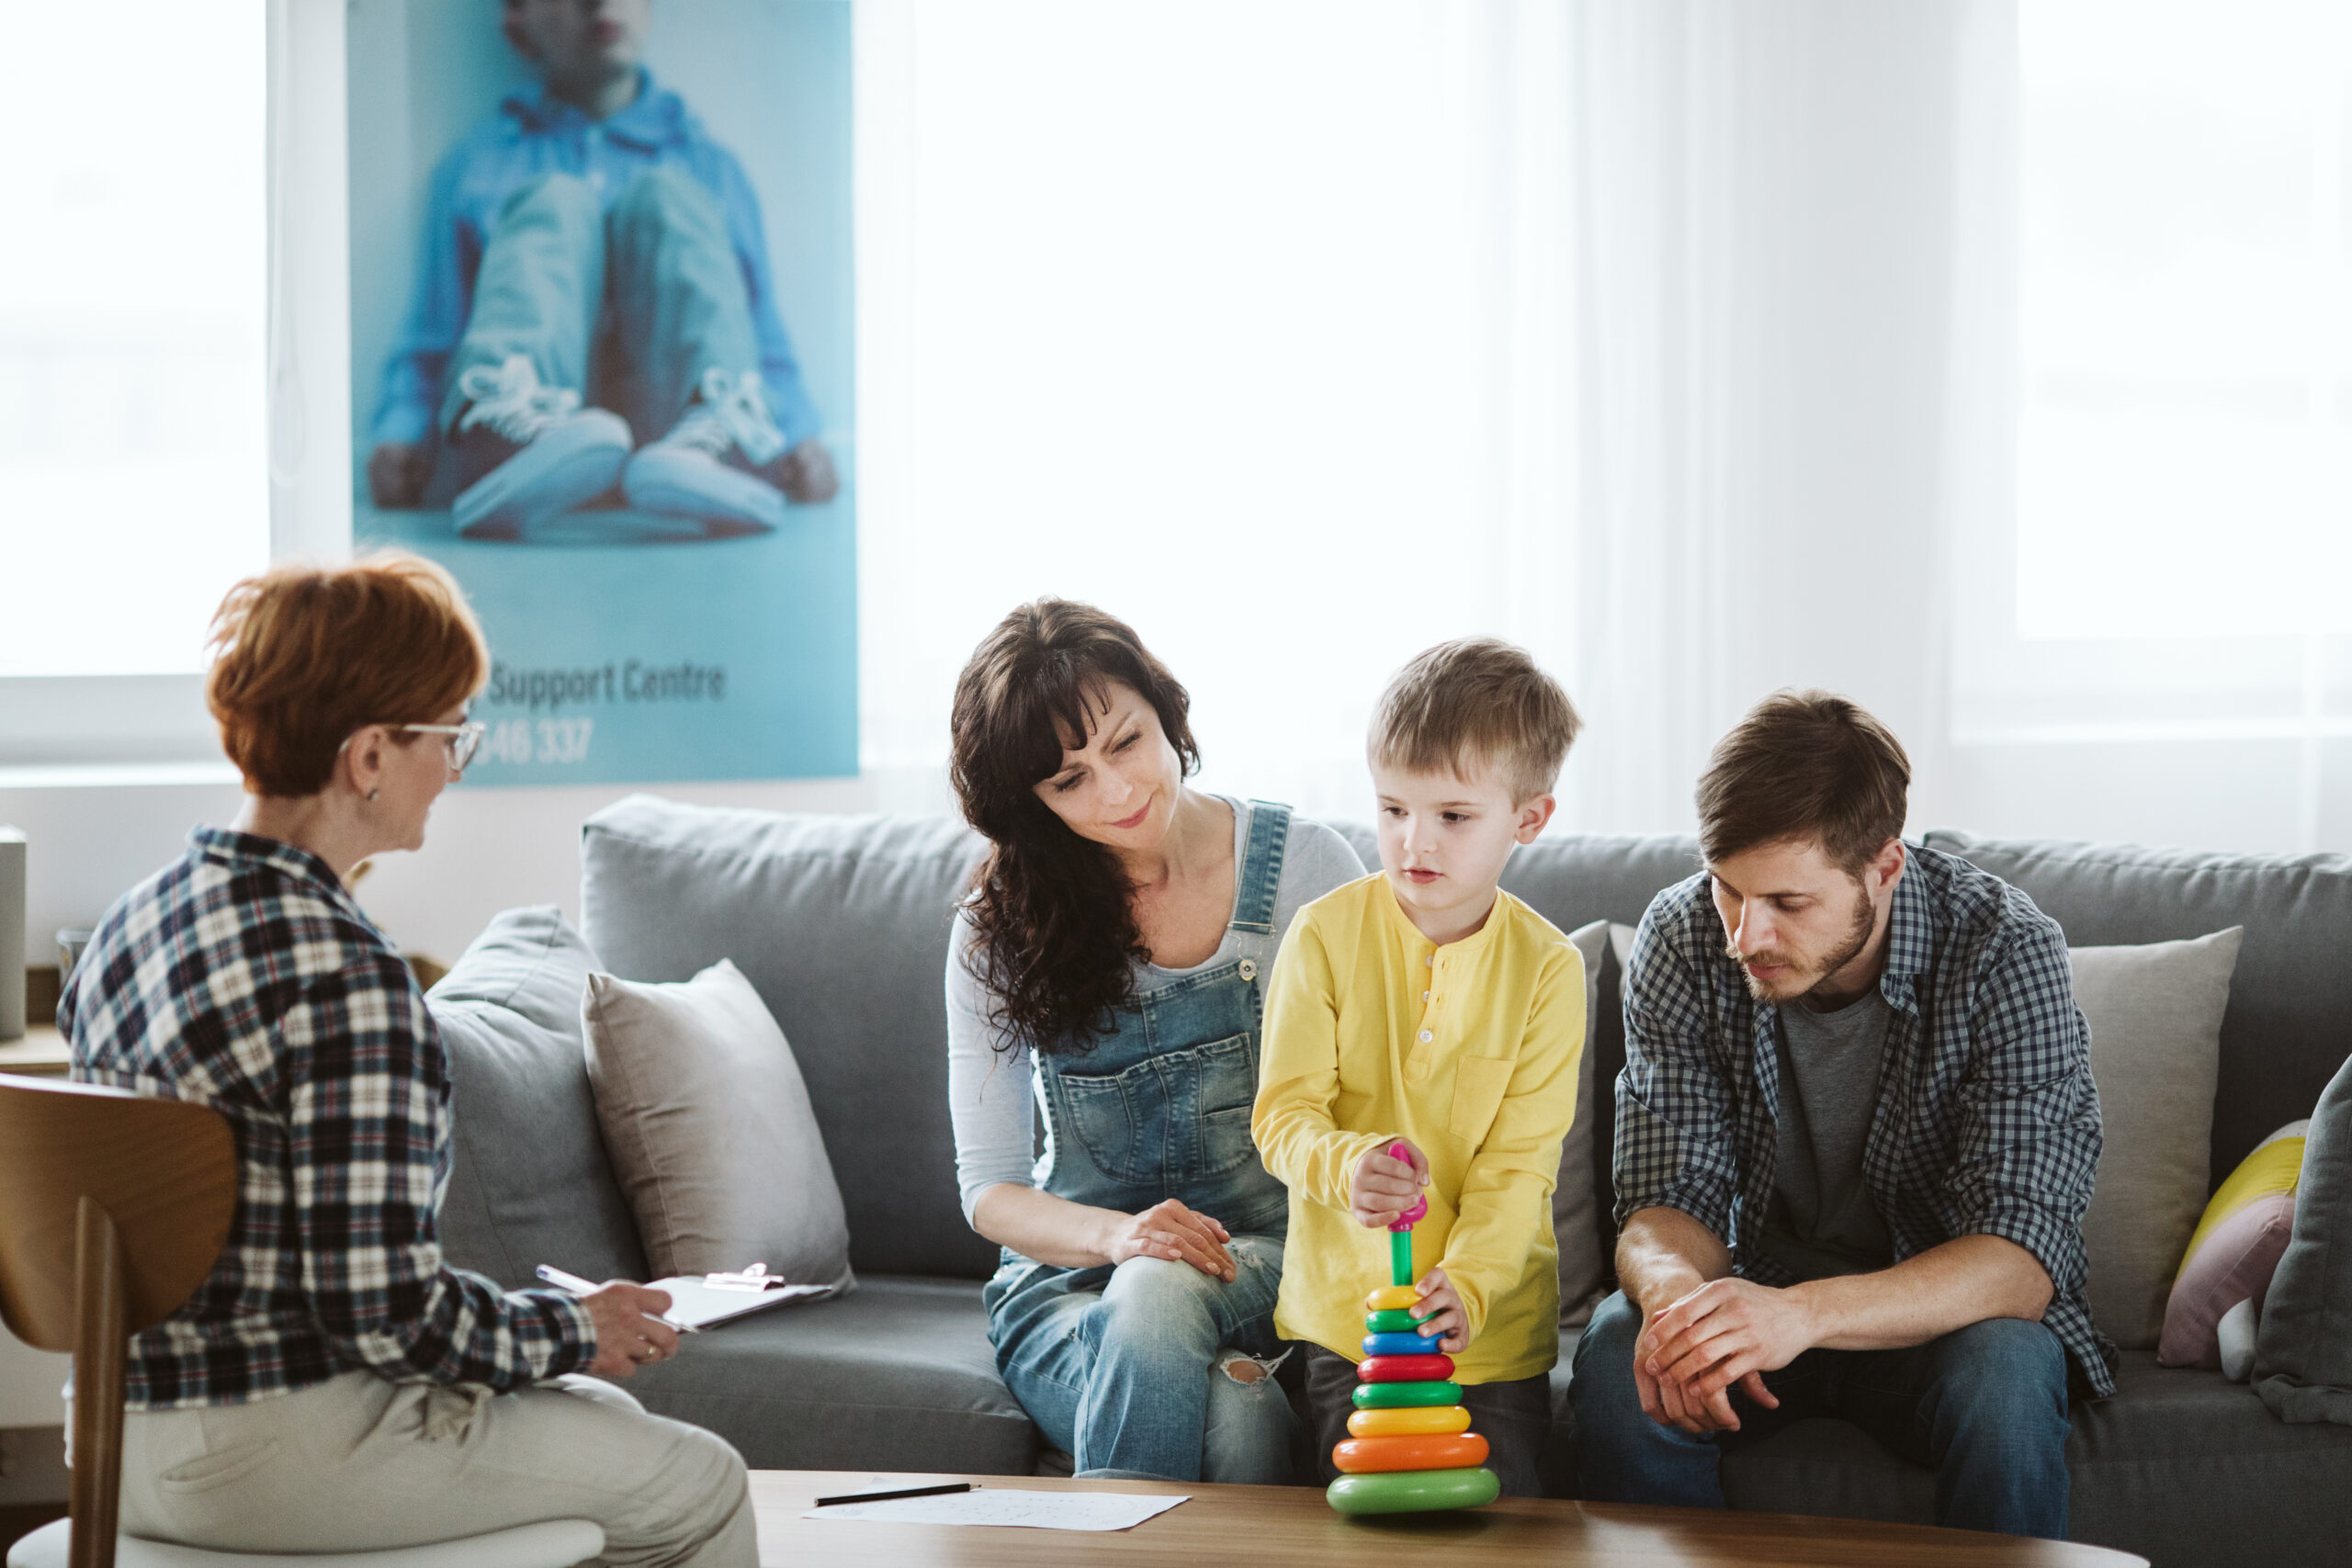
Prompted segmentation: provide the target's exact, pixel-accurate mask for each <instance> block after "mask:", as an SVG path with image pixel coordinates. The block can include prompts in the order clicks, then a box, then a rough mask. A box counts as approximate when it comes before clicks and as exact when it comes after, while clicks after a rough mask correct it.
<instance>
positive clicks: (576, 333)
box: [441, 168, 760, 441]
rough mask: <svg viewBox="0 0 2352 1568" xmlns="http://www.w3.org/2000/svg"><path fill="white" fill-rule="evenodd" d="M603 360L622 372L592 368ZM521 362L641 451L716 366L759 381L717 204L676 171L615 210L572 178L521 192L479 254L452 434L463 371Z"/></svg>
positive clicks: (654, 179)
mask: <svg viewBox="0 0 2352 1568" xmlns="http://www.w3.org/2000/svg"><path fill="white" fill-rule="evenodd" d="M605 348H609V349H610V350H612V351H613V353H614V354H615V355H616V356H617V362H616V363H613V364H609V365H606V364H592V361H593V360H595V359H596V357H597V355H598V354H599V352H600V350H602V349H605ZM515 354H520V355H526V356H527V357H528V358H529V359H530V361H531V363H532V365H533V367H535V368H536V369H537V371H538V375H539V382H540V384H541V385H542V386H548V387H560V388H565V389H570V390H571V391H575V392H578V393H580V394H581V395H582V397H583V398H584V399H586V400H588V401H590V402H593V403H597V404H599V405H600V406H605V407H609V408H611V409H612V410H613V412H616V413H618V414H620V415H621V416H622V417H623V418H625V419H627V420H628V423H629V428H630V429H631V430H632V431H634V432H635V433H636V434H637V438H638V439H639V441H647V440H651V439H654V438H656V437H658V436H660V435H661V434H663V433H665V432H666V431H668V430H669V428H670V427H671V426H672V425H673V424H675V423H677V421H678V416H679V415H680V414H682V413H684V412H685V409H686V405H687V403H688V402H690V401H691V400H693V398H694V393H695V388H696V387H698V386H700V385H701V384H702V373H703V371H704V370H706V369H707V368H708V367H712V366H714V365H715V366H719V367H724V368H726V369H729V370H735V371H743V370H751V371H756V370H757V369H758V368H759V365H760V353H759V339H758V336H757V334H756V333H755V332H754V331H753V328H752V303H751V296H750V295H749V293H747V292H746V287H745V284H744V282H743V273H742V268H741V265H739V264H738V263H737V261H736V257H735V249H734V245H733V243H732V242H731V241H730V240H729V237H728V233H727V218H726V214H725V213H723V212H722V211H721V210H720V209H719V206H718V198H717V197H714V196H712V195H711V194H710V192H708V191H707V190H705V189H704V188H703V187H702V186H700V185H698V184H697V183H695V179H694V177H693V176H692V175H687V174H685V173H684V172H683V171H681V170H678V169H673V168H653V169H648V170H646V171H645V172H644V173H642V174H639V175H636V176H635V177H634V178H632V179H631V180H630V181H629V183H628V187H627V188H626V189H625V190H623V191H622V192H621V194H620V196H619V197H618V198H617V199H616V200H615V201H614V203H613V205H612V208H611V209H610V210H609V211H607V210H605V209H604V208H603V207H602V205H601V204H600V202H599V201H598V198H597V193H596V192H595V190H594V188H592V187H591V186H589V185H588V184H587V183H586V182H585V181H582V180H581V179H579V178H577V177H575V176H573V175H541V176H540V177H539V178H537V179H536V180H533V181H532V182H531V183H530V184H529V185H526V186H524V187H523V188H522V189H520V190H518V191H516V192H515V194H514V195H513V196H512V197H508V198H507V202H506V205H505V206H504V207H503V208H502V209H500V211H499V215H498V227H497V228H496V229H494V230H492V231H491V234H490V237H489V243H488V244H487V245H486V246H485V247H484V249H483V251H482V258H481V272H480V274H479V276H476V278H475V280H474V298H473V309H472V310H471V311H470V313H469V315H468V316H467V318H466V331H465V335H464V336H463V337H462V338H460V339H459V340H458V347H457V352H456V353H455V354H454V355H452V356H451V358H450V361H449V368H448V373H447V377H446V378H445V380H446V383H447V387H448V391H447V393H446V394H445V396H444V398H443V400H442V409H441V423H442V428H443V429H445V430H446V429H448V428H450V427H451V426H452V425H453V424H454V423H455V422H456V420H457V418H458V412H459V411H461V410H462V409H463V408H464V406H465V394H464V391H463V390H462V385H461V384H462V382H463V381H464V378H465V373H466V371H467V370H468V369H469V368H470V367H474V366H476V365H488V366H492V367H495V366H499V365H503V364H504V363H505V361H506V358H507V356H508V355H515Z"/></svg>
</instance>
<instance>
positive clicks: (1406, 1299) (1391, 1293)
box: [1363, 1285, 1421, 1312]
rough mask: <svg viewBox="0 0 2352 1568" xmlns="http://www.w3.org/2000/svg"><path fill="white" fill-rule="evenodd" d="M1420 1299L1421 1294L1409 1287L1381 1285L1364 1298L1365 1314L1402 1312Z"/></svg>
mask: <svg viewBox="0 0 2352 1568" xmlns="http://www.w3.org/2000/svg"><path fill="white" fill-rule="evenodd" d="M1420 1299H1421V1292H1419V1291H1417V1290H1415V1289H1413V1287H1412V1286H1410V1285H1383V1286H1381V1287H1380V1289H1378V1290H1376V1291H1374V1292H1372V1294H1370V1295H1368V1296H1366V1297H1364V1299H1363V1305H1364V1310H1365V1311H1366V1312H1402V1311H1404V1310H1405V1309H1406V1308H1407V1307H1408V1306H1411V1305H1412V1304H1413V1303H1415V1302H1418V1301H1419V1300H1420Z"/></svg>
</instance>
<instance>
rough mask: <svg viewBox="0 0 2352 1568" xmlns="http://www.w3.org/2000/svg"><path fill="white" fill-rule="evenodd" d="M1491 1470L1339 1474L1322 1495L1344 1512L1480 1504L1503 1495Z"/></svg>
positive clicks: (1416, 1510)
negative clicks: (1338, 1477) (1337, 1478)
mask: <svg viewBox="0 0 2352 1568" xmlns="http://www.w3.org/2000/svg"><path fill="white" fill-rule="evenodd" d="M1502 1491H1503V1483H1502V1482H1501V1481H1500V1480H1499V1479H1498V1477H1497V1476H1496V1474H1495V1472H1493V1471H1491V1470H1487V1469H1485V1468H1484V1467H1481V1468H1479V1469H1477V1470H1392V1471H1386V1472H1375V1473H1372V1474H1365V1475H1342V1476H1341V1477H1340V1479H1339V1480H1337V1481H1334V1482H1333V1483H1331V1484H1330V1486H1329V1488H1328V1489H1327V1490H1326V1491H1325V1492H1324V1494H1323V1495H1324V1496H1325V1497H1327V1498H1328V1499H1329V1501H1330V1504H1331V1506H1333V1507H1334V1508H1337V1509H1339V1510H1340V1512H1341V1513H1343V1514H1423V1513H1429V1512H1430V1511H1432V1510H1434V1509H1438V1508H1483V1507H1485V1506H1487V1504H1489V1503H1491V1502H1493V1501H1494V1500H1495V1499H1496V1498H1498V1497H1499V1496H1501V1495H1502Z"/></svg>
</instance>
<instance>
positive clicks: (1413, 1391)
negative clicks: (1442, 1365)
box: [1352, 1382, 1462, 1410]
mask: <svg viewBox="0 0 2352 1568" xmlns="http://www.w3.org/2000/svg"><path fill="white" fill-rule="evenodd" d="M1352 1397H1353V1399H1354V1401H1355V1406H1356V1408H1357V1409H1358V1410H1395V1409H1397V1408H1398V1407H1399V1406H1403V1405H1413V1404H1461V1403H1462V1385H1461V1384H1460V1383H1458V1382H1360V1383H1358V1384H1356V1391H1355V1393H1354V1394H1353V1396H1352Z"/></svg>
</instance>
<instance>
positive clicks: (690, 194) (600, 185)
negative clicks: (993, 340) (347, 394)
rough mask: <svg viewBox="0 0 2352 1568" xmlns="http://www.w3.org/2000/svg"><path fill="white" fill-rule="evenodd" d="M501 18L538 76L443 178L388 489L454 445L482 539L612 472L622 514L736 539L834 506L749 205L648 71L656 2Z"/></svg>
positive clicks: (553, 4) (408, 503)
mask: <svg viewBox="0 0 2352 1568" xmlns="http://www.w3.org/2000/svg"><path fill="white" fill-rule="evenodd" d="M502 14H503V21H504V26H505V32H506V39H507V41H508V42H509V43H510V44H512V45H513V46H514V47H515V51H516V52H517V53H519V54H521V55H522V56H523V58H524V59H526V60H527V61H529V62H531V64H532V65H533V67H534V68H535V69H536V70H537V73H538V75H539V78H540V82H541V86H540V89H539V91H538V92H537V93H536V94H533V93H522V94H516V95H515V96H511V97H509V98H507V99H506V100H505V102H503V104H501V105H500V106H499V108H498V112H497V114H496V115H494V116H493V117H492V118H491V120H490V121H489V122H488V123H487V124H485V125H483V126H481V127H480V128H479V129H477V130H475V131H474V132H473V133H472V134H471V135H469V136H468V137H467V138H466V139H465V140H464V141H460V142H459V143H458V145H457V146H456V147H455V148H454V149H452V150H451V151H450V152H449V153H448V154H447V156H446V157H444V158H443V159H442V160H441V163H440V165H439V167H437V168H436V169H435V171H434V175H433V187H432V189H433V194H432V199H431V207H430V209H429V211H428V212H427V214H426V218H425V260H424V270H423V271H422V272H421V273H420V274H419V276H418V278H417V286H416V297H415V300H414V303H413V305H412V306H411V308H410V310H409V315H408V321H407V323H406V325H405V326H404V327H403V328H402V329H401V336H400V340H399V342H398V344H396V345H395V347H394V348H393V351H392V355H391V359H390V363H389V364H388V365H387V366H386V367H385V370H384V384H383V393H382V397H381V400H380V401H379V404H378V408H377V413H376V420H375V429H374V433H373V450H372V451H371V453H370V454H369V457H368V490H369V493H370V494H371V495H372V497H373V498H374V500H375V502H376V504H377V505H378V506H381V507H390V508H401V507H413V506H417V505H420V504H422V502H423V501H424V490H425V485H426V481H427V479H429V478H430V477H431V475H432V472H433V468H434V462H435V453H436V448H437V446H438V444H440V443H443V442H447V443H448V444H449V445H450V446H453V447H454V448H455V451H456V456H457V467H458V483H459V484H460V485H461V486H462V487H463V488H462V489H461V490H459V491H458V496H457V500H456V502H454V503H453V506H452V513H453V516H454V519H455V521H456V523H457V525H458V532H459V533H461V534H465V535H468V536H474V537H481V538H515V537H521V536H525V535H526V533H527V532H528V530H529V528H530V526H531V525H533V524H534V523H536V522H537V521H539V520H540V519H542V518H545V517H549V516H553V515H555V514H556V513H561V512H565V511H568V510H570V509H571V508H572V507H574V506H577V505H579V504H581V503H582V502H587V501H590V500H593V499H594V498H595V497H596V496H597V495H599V494H602V493H603V492H605V491H609V490H611V489H612V488H613V487H614V486H615V484H616V483H617V484H618V485H619V487H620V490H621V491H622V493H623V494H624V495H625V496H626V497H627V499H628V502H629V503H630V504H631V505H632V506H636V507H639V508H640V509H642V510H645V511H649V512H668V513H679V514H682V515H684V516H689V517H698V518H701V519H703V520H705V521H706V522H707V523H709V524H712V525H716V526H718V528H720V529H721V530H722V531H727V532H748V531H754V530H758V529H767V528H780V527H782V526H783V525H784V506H785V502H786V500H787V499H789V500H792V501H798V502H822V501H827V500H830V499H831V497H832V496H833V494H834V493H835V491H837V490H838V489H839V488H840V480H839V479H838V478H837V477H836V475H835V474H834V471H833V465H832V457H831V454H829V453H828V452H827V451H826V450H825V446H824V444H823V443H822V442H821V441H820V440H819V439H818V425H819V421H818V416H817V410H816V407H815V405H814V404H812V403H811V402H810V401H809V393H808V390H807V389H806V387H805V386H804V385H803V384H802V381H801V377H800V367H799V363H798V361H797V359H796V358H795V357H794V355H793V351H792V342H791V339H790V338H789V337H787V336H786V333H785V329H784V322H783V321H782V319H781V318H780V317H779V316H778V315H777V313H776V304H775V280H774V277H773V276H772V275H771V273H770V271H769V267H768V251H767V239H766V231H765V228H764V226H763V223H762V220H761V218H760V207H759V199H758V197H755V196H754V195H753V194H752V183H751V181H750V179H749V178H747V177H746V176H745V175H744V173H743V170H742V166H741V164H738V163H737V162H736V160H735V155H734V154H733V153H731V152H729V151H728V150H727V149H726V148H725V147H724V146H722V145H720V144H719V143H718V141H714V140H713V139H712V138H711V136H710V134H709V132H708V131H707V130H705V129H704V128H703V124H702V121H701V120H700V119H698V118H695V115H694V114H693V113H692V112H691V111H690V110H688V109H687V107H686V106H685V104H684V101H683V100H682V99H680V98H679V96H678V95H677V94H675V93H673V92H671V91H669V90H668V89H666V88H662V87H659V86H656V85H655V84H654V81H653V78H652V76H651V74H650V73H649V72H647V70H646V69H645V67H644V66H643V65H642V64H641V63H639V62H640V60H641V59H642V57H643V55H644V52H645V34H646V28H647V27H648V25H649V23H650V10H649V0H503V7H502ZM597 405H601V406H597ZM641 435H644V436H652V437H655V439H653V440H651V441H650V442H648V443H647V444H646V445H644V446H638V445H637V438H638V437H639V436H641ZM632 448H635V450H634V452H632Z"/></svg>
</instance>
